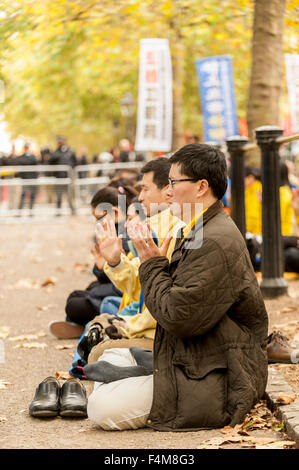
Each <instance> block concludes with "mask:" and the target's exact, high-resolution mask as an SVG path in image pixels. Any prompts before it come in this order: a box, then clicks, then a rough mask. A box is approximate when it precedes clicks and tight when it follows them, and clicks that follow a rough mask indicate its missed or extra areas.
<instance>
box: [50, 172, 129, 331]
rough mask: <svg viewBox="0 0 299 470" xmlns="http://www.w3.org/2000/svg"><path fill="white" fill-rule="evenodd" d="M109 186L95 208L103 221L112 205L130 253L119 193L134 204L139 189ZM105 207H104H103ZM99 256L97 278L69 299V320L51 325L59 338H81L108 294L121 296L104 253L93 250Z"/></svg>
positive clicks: (94, 202)
mask: <svg viewBox="0 0 299 470" xmlns="http://www.w3.org/2000/svg"><path fill="white" fill-rule="evenodd" d="M121 183H122V182H121V181H119V186H117V187H114V186H106V187H105V188H102V189H100V190H99V191H98V192H97V193H96V194H95V195H94V196H93V198H92V200H91V203H90V204H91V211H92V214H93V215H94V217H95V218H96V220H97V221H100V220H101V219H102V218H103V217H104V216H105V215H106V213H107V210H106V209H105V207H106V208H110V210H111V214H112V216H113V218H114V220H115V227H116V230H117V231H118V233H120V234H123V235H124V236H123V239H122V249H123V250H124V251H125V252H126V253H128V252H129V246H128V240H127V237H126V235H125V232H126V231H125V220H126V214H125V213H123V211H122V208H121V207H118V198H119V196H126V197H125V204H126V207H125V209H127V207H128V206H129V205H130V203H131V201H132V199H133V198H134V197H136V195H137V191H136V190H135V189H134V188H133V187H132V186H122V184H121ZM103 208H104V209H103ZM92 252H93V255H94V257H95V265H94V268H93V273H94V275H95V276H96V278H97V280H96V281H93V282H92V283H91V284H90V285H89V286H88V287H87V288H86V289H85V290H75V291H73V292H72V293H71V294H70V295H69V296H68V298H67V301H66V306H65V312H66V319H65V321H55V320H54V321H52V322H50V324H49V332H50V334H52V335H53V336H55V337H56V338H80V336H81V335H82V333H83V331H84V329H85V325H86V324H87V323H89V322H90V321H91V320H92V319H93V318H94V317H95V316H96V315H98V314H99V311H100V306H101V302H102V301H103V299H104V298H105V297H107V296H117V297H119V298H121V296H122V292H121V291H120V290H119V289H117V288H116V287H115V286H114V285H113V284H112V283H111V281H110V279H109V278H108V277H107V276H106V274H105V273H104V271H103V265H104V262H105V260H104V259H103V258H102V257H101V255H100V253H99V252H98V251H96V250H92Z"/></svg>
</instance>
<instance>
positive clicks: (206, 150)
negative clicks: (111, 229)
mask: <svg viewBox="0 0 299 470" xmlns="http://www.w3.org/2000/svg"><path fill="white" fill-rule="evenodd" d="M170 162H171V164H172V165H171V169H170V173H169V183H170V184H169V189H168V195H169V197H170V201H171V203H172V204H171V209H172V210H173V211H174V212H175V215H178V213H177V210H179V211H180V213H181V218H182V219H183V220H184V222H185V223H186V224H187V225H186V227H185V228H184V229H182V231H181V233H180V235H179V237H177V240H176V246H175V249H174V252H173V255H172V258H171V261H170V262H169V261H168V259H167V258H166V257H165V256H161V254H162V253H163V249H164V251H165V246H164V247H162V248H161V249H159V248H158V247H157V246H156V245H155V243H154V242H153V240H152V238H151V235H150V231H149V230H148V233H147V239H145V238H144V237H143V236H142V233H141V228H140V230H139V231H138V230H135V232H134V234H131V237H132V239H133V242H134V244H135V247H136V249H137V251H138V255H139V258H140V262H141V265H140V268H139V277H140V282H141V286H142V291H143V295H144V301H145V304H146V306H147V308H148V309H149V311H150V312H151V314H152V316H153V317H154V318H155V319H156V320H157V328H156V335H155V341H154V367H153V370H154V373H153V376H154V381H153V401H152V406H151V410H150V413H149V416H148V419H147V425H148V426H150V427H152V428H154V429H157V430H161V431H175V430H177V431H180V430H181V431H183V430H186V431H190V430H198V429H202V428H217V427H222V426H225V425H230V426H234V425H236V424H237V423H241V422H242V421H243V419H244V417H245V415H246V413H247V412H248V411H249V410H250V409H251V408H252V407H253V406H254V405H255V404H256V403H257V401H259V400H260V399H261V398H262V396H263V394H264V391H265V387H266V383H267V368H268V362H267V355H266V338H267V333H268V316H267V312H266V309H265V305H264V301H263V298H262V295H261V292H260V289H259V286H258V283H257V280H256V276H255V273H254V271H253V268H252V264H251V261H250V257H249V253H248V251H247V248H246V244H245V241H244V239H243V237H242V235H241V233H240V232H239V230H238V228H237V227H236V225H235V224H234V222H233V221H232V219H231V218H230V217H229V216H228V215H227V213H226V212H225V211H224V210H223V205H222V202H221V199H222V197H223V196H224V193H225V191H226V188H227V167H226V161H225V156H224V154H223V153H222V152H221V151H220V150H218V149H217V148H215V147H212V146H209V145H206V144H190V145H186V146H184V147H182V148H181V149H180V150H178V151H177V152H176V153H175V154H174V155H173V156H172V157H171V158H170ZM168 241H169V240H167V241H165V244H167V242H168ZM161 250H162V251H161Z"/></svg>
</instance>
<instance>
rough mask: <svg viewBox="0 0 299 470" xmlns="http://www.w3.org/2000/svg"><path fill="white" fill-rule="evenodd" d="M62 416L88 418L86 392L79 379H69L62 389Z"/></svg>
mask: <svg viewBox="0 0 299 470" xmlns="http://www.w3.org/2000/svg"><path fill="white" fill-rule="evenodd" d="M60 416H64V417H69V418H86V417H87V398H86V391H85V388H84V386H83V384H82V383H81V382H80V381H79V380H78V379H75V378H72V379H68V380H67V381H66V382H64V384H63V385H62V387H61V394H60Z"/></svg>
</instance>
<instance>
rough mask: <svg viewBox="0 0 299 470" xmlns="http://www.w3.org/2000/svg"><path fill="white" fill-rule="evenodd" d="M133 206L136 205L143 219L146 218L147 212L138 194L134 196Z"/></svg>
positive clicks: (137, 211)
mask: <svg viewBox="0 0 299 470" xmlns="http://www.w3.org/2000/svg"><path fill="white" fill-rule="evenodd" d="M130 205H131V206H134V208H135V210H136V213H137V214H138V215H139V217H140V219H141V220H145V219H146V213H145V212H144V209H143V207H142V204H141V203H140V202H139V200H138V196H137V197H134V198H133V199H132V201H131V204H130Z"/></svg>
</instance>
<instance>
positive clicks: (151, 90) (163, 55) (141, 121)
mask: <svg viewBox="0 0 299 470" xmlns="http://www.w3.org/2000/svg"><path fill="white" fill-rule="evenodd" d="M171 143H172V69H171V57H170V51H169V45H168V39H141V41H140V58H139V89H138V115H137V131H136V143H135V150H137V151H147V150H152V151H156V152H159V151H160V152H169V151H170V150H171Z"/></svg>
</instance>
